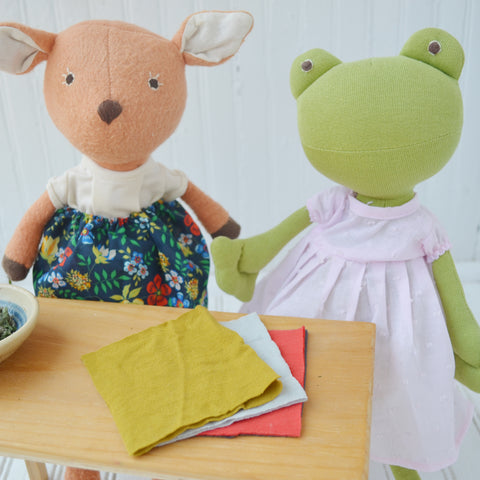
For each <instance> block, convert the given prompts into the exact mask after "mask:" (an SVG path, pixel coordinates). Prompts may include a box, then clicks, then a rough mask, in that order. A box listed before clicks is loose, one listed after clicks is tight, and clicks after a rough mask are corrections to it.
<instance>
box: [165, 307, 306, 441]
mask: <svg viewBox="0 0 480 480" xmlns="http://www.w3.org/2000/svg"><path fill="white" fill-rule="evenodd" d="M220 323H221V324H222V325H223V326H224V327H226V328H228V329H229V330H232V331H234V332H236V333H238V334H239V335H240V336H241V337H242V338H243V340H244V341H245V343H246V344H247V345H249V346H250V347H251V348H252V349H253V350H254V351H255V352H256V354H257V355H258V356H259V358H261V359H262V360H263V361H264V362H265V363H266V364H268V365H269V366H270V367H271V368H272V369H273V370H274V371H275V372H277V374H278V375H280V377H279V380H280V381H281V383H282V386H283V388H282V391H281V392H280V394H279V395H278V396H277V397H276V398H274V399H272V400H271V401H269V402H268V403H264V404H262V405H258V406H256V407H253V408H250V409H242V410H239V411H238V412H237V413H235V414H234V415H231V416H228V417H226V418H223V419H219V420H212V421H211V422H209V423H207V424H205V425H200V426H198V427H197V428H191V429H188V430H185V431H184V432H183V433H180V434H179V435H178V436H176V437H175V438H173V439H171V440H170V441H167V442H162V443H161V445H164V444H165V443H171V442H174V441H179V440H185V439H187V438H190V437H193V436H196V435H199V434H201V433H204V432H208V431H210V430H213V429H217V428H222V427H227V426H229V425H232V424H235V422H239V421H242V420H246V419H251V418H255V417H258V416H259V415H264V414H266V413H269V412H274V411H277V410H278V409H281V408H284V407H288V406H290V405H296V404H299V403H303V402H305V401H307V394H306V393H305V390H304V389H303V387H302V386H301V385H300V382H299V381H298V380H297V379H295V378H294V376H293V375H292V372H291V370H290V367H289V366H288V364H287V362H286V361H285V360H284V358H283V357H282V355H281V353H280V350H279V348H278V346H277V345H276V343H275V342H274V341H273V340H272V338H271V337H270V335H269V333H268V330H267V329H266V327H265V325H264V324H263V323H262V321H261V320H260V317H259V316H258V315H257V314H256V313H252V314H250V315H245V316H243V317H240V318H238V319H236V320H231V321H229V322H220Z"/></svg>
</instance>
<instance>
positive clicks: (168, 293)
mask: <svg viewBox="0 0 480 480" xmlns="http://www.w3.org/2000/svg"><path fill="white" fill-rule="evenodd" d="M209 266H210V260H209V254H208V249H207V245H206V242H205V239H204V238H203V236H202V234H201V232H200V229H199V228H198V225H197V224H196V223H195V222H194V221H193V219H192V217H191V216H190V215H189V214H188V213H187V212H186V211H185V209H184V208H183V207H182V206H181V205H180V203H178V202H177V201H173V202H164V201H161V200H160V201H158V202H155V203H154V204H153V205H152V206H150V207H148V208H146V209H143V210H142V211H141V212H137V213H132V214H131V215H130V216H129V217H127V218H117V219H109V218H106V217H100V216H95V215H89V214H85V213H82V212H80V211H78V210H75V209H73V208H69V207H67V208H63V209H61V210H57V212H56V213H55V215H54V216H53V217H52V219H51V220H50V222H49V223H48V224H47V226H46V228H45V230H44V233H43V238H42V241H41V245H40V252H39V255H38V257H37V260H36V263H35V266H34V270H33V282H34V288H35V294H36V295H38V296H42V297H58V298H69V299H85V300H103V301H110V302H127V303H140V304H148V305H166V306H171V307H184V308H193V307H195V306H196V305H203V306H206V304H207V280H208V273H209Z"/></svg>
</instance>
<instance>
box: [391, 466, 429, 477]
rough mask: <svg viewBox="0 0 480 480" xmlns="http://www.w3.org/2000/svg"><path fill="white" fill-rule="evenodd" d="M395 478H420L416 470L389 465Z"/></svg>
mask: <svg viewBox="0 0 480 480" xmlns="http://www.w3.org/2000/svg"><path fill="white" fill-rule="evenodd" d="M390 469H391V470H392V473H393V476H394V477H395V480H421V478H420V475H419V474H418V472H417V471H416V470H410V469H408V468H403V467H398V466H396V465H390Z"/></svg>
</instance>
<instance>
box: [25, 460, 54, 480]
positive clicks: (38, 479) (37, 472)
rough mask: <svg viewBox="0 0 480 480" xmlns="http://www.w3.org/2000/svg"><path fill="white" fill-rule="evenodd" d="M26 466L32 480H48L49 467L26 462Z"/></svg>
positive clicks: (38, 463)
mask: <svg viewBox="0 0 480 480" xmlns="http://www.w3.org/2000/svg"><path fill="white" fill-rule="evenodd" d="M25 466H26V467H27V472H28V478H30V480H48V473H47V467H45V464H44V463H40V462H32V461H31V460H25Z"/></svg>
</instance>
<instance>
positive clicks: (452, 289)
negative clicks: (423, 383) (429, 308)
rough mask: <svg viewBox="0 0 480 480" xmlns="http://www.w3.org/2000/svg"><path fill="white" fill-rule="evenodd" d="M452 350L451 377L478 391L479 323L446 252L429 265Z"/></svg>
mask: <svg viewBox="0 0 480 480" xmlns="http://www.w3.org/2000/svg"><path fill="white" fill-rule="evenodd" d="M432 269H433V276H434V278H435V283H436V285H437V290H438V293H439V295H440V299H441V301H442V305H443V310H444V312H445V318H446V322H447V328H448V333H449V335H450V340H451V342H452V347H453V351H454V353H455V367H456V368H455V377H456V378H457V380H459V381H460V382H462V383H463V384H465V385H466V386H467V387H469V388H470V389H472V390H474V391H476V392H480V326H479V325H478V323H477V321H476V319H475V317H474V316H473V314H472V312H471V310H470V308H469V306H468V304H467V301H466V299H465V294H464V291H463V287H462V284H461V282H460V279H459V277H458V273H457V270H456V268H455V264H454V262H453V259H452V256H451V254H450V252H448V251H447V252H445V253H444V254H443V255H442V256H441V257H440V258H438V259H437V260H435V261H434V262H433V264H432Z"/></svg>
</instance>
